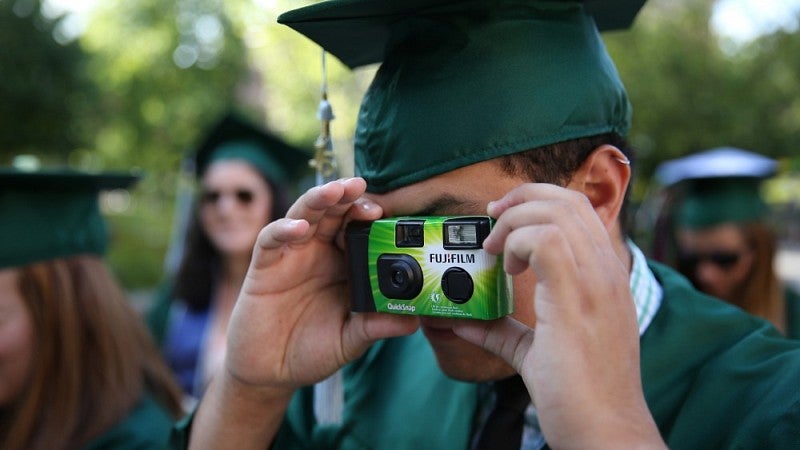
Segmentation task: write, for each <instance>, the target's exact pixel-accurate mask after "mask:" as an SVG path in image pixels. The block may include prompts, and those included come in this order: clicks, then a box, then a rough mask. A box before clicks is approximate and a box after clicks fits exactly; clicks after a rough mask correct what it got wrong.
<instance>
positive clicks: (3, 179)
mask: <svg viewBox="0 0 800 450" xmlns="http://www.w3.org/2000/svg"><path fill="white" fill-rule="evenodd" d="M138 178H139V177H138V176H136V175H130V174H122V173H103V174H88V173H83V172H77V171H72V170H67V169H63V170H61V169H59V170H47V171H37V172H25V171H19V170H17V169H13V168H0V215H2V217H3V219H2V220H0V236H2V242H3V244H2V245H0V268H5V267H18V266H24V265H27V264H30V263H34V262H38V261H45V260H49V259H53V258H62V257H67V256H72V255H78V254H84V253H90V254H96V255H103V254H104V253H105V250H106V246H107V244H108V230H107V228H106V224H105V221H104V220H103V217H102V216H101V214H100V208H99V205H98V194H99V192H100V191H101V190H107V189H123V188H128V187H129V186H131V185H132V184H133V182H134V181H136V180H137V179H138Z"/></svg>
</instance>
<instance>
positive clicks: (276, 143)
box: [194, 113, 310, 184]
mask: <svg viewBox="0 0 800 450" xmlns="http://www.w3.org/2000/svg"><path fill="white" fill-rule="evenodd" d="M194 157H195V173H196V175H197V176H198V177H201V176H202V175H203V173H204V172H205V170H206V168H208V165H209V164H211V163H212V162H215V161H219V160H223V159H243V160H245V161H247V162H248V163H250V164H251V165H253V166H254V167H255V168H257V169H258V171H259V172H261V174H262V175H264V176H265V177H266V178H267V179H269V180H272V181H274V182H276V183H281V184H283V183H287V182H289V181H291V180H293V179H295V177H298V176H300V175H301V174H302V172H303V170H304V169H306V170H307V169H308V160H309V158H310V156H309V155H308V154H307V153H306V152H304V151H303V150H301V149H299V148H297V147H295V146H292V145H289V144H287V143H286V142H284V141H283V140H281V139H279V138H278V137H276V136H274V135H272V134H270V133H268V132H266V131H264V130H261V129H259V128H257V127H256V126H254V125H252V124H251V123H250V122H248V121H247V120H245V119H243V118H242V117H240V116H238V115H236V114H233V113H229V114H226V115H225V116H224V117H223V118H222V119H221V120H220V121H219V122H217V123H216V124H215V125H214V126H213V127H212V128H211V130H210V131H209V132H208V133H207V135H206V136H205V137H204V138H203V140H202V142H201V143H200V144H199V146H198V147H197V150H196V151H195V154H194Z"/></svg>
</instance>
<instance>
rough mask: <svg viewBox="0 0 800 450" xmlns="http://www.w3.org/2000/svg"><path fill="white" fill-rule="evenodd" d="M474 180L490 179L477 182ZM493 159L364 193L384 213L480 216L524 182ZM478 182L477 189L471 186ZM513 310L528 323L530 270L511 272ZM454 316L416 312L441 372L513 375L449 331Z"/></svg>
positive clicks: (468, 376)
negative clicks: (416, 181)
mask: <svg viewBox="0 0 800 450" xmlns="http://www.w3.org/2000/svg"><path fill="white" fill-rule="evenodd" d="M476 180H492V181H491V183H480V184H476ZM524 182H525V180H524V179H523V178H521V177H512V176H510V175H508V174H506V173H505V172H503V171H502V170H501V169H500V168H499V166H498V165H497V164H494V163H493V162H491V161H484V162H480V163H477V164H473V165H470V166H466V167H462V168H460V169H456V170H453V171H451V172H447V173H444V174H441V175H437V176H434V177H432V178H429V179H427V180H424V181H421V182H418V183H415V184H412V185H409V186H405V187H402V188H399V189H396V190H394V191H391V192H389V193H386V194H381V195H376V194H367V196H368V197H370V198H371V199H372V200H373V201H375V202H376V203H377V204H379V205H380V206H381V207H382V208H383V213H384V215H385V216H387V217H388V216H400V215H426V216H432V215H485V214H486V207H487V205H488V203H489V202H490V201H492V200H497V199H499V198H500V197H502V196H503V195H505V194H506V193H507V192H508V191H510V190H511V189H513V188H515V187H516V186H518V185H520V184H522V183H524ZM476 186H477V188H476ZM513 283H514V284H513V289H514V291H513V292H514V298H515V304H514V313H513V314H512V316H513V317H514V318H515V319H517V320H519V321H521V322H523V323H525V324H527V325H529V326H531V327H533V326H534V324H535V323H536V315H535V313H534V311H533V302H532V301H530V299H532V298H533V292H534V289H535V285H536V276H535V275H534V273H533V271H531V270H530V269H528V270H526V271H525V272H523V273H521V274H519V275H516V276H514V277H513ZM456 320H459V319H448V318H437V317H425V316H422V317H420V325H421V328H422V331H423V332H424V333H425V337H426V338H427V339H428V341H429V342H430V343H431V346H432V347H433V350H434V352H435V353H436V359H437V361H438V363H439V366H440V367H441V368H442V371H443V372H444V373H446V374H447V375H449V376H451V377H453V378H456V379H461V380H470V381H487V380H494V379H500V378H505V377H508V376H511V375H513V374H514V369H513V368H511V366H509V365H508V364H506V362H505V361H503V360H502V359H500V358H499V357H497V356H495V355H493V354H491V353H489V352H488V351H486V350H484V349H482V348H480V347H478V346H475V345H473V344H471V343H469V342H467V341H464V340H463V339H461V338H459V337H458V336H456V335H455V334H454V333H453V332H452V325H453V323H455V322H454V321H456Z"/></svg>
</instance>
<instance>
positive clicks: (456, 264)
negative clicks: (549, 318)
mask: <svg viewBox="0 0 800 450" xmlns="http://www.w3.org/2000/svg"><path fill="white" fill-rule="evenodd" d="M453 219H455V220H460V221H461V223H462V224H461V225H458V226H456V227H455V228H452V227H448V226H446V224H445V222H446V221H452V220H453ZM471 219H475V218H466V220H467V225H466V226H464V225H463V220H464V218H462V217H458V216H435V217H396V218H389V219H381V220H378V221H375V222H373V223H372V226H371V228H370V233H369V244H368V255H367V256H368V261H369V277H370V280H369V281H370V287H371V289H372V296H373V298H374V301H375V309H376V310H377V311H380V312H388V313H393V314H411V315H423V316H437V317H451V318H468V319H484V320H489V319H496V318H499V317H502V316H505V315H507V314H510V313H511V312H512V311H513V305H514V303H513V300H512V295H511V277H510V276H508V275H506V273H505V272H504V271H503V260H502V255H501V256H496V255H490V254H489V253H487V252H485V251H484V250H483V249H482V248H481V245H480V244H481V243H482V242H483V239H480V241H479V242H477V244H476V245H475V246H474V247H473V248H455V249H454V248H453V245H454V244H453V243H452V242H453V241H456V244H455V245H456V247H458V246H459V245H460V246H461V247H464V246H465V244H463V243H464V242H469V241H470V240H475V237H474V234H472V233H474V230H473V228H472V227H470V225H469V223H468V221H469V220H471ZM486 219H488V218H482V220H484V221H486ZM403 222H416V223H415V224H414V225H416V228H415V230H414V231H413V232H412V233H410V234H411V236H412V238H411V239H412V240H414V239H418V240H419V243H420V245H413V244H412V245H405V244H403V243H402V242H400V241H401V237H400V236H399V233H401V227H399V226H398V223H401V224H402V223H403ZM489 223H490V224H493V223H494V222H493V220H491V219H489ZM401 226H402V225H401ZM489 226H490V225H487V228H486V230H488V229H489ZM451 228H452V229H451ZM460 228H468V229H469V231H468V232H466V233H465V235H464V236H466V237H463V236H461V235H460V234H459V231H460ZM420 229H421V230H422V233H421V234H422V235H421V236H419V230H420ZM448 230H449V231H448ZM448 232H449V233H450V235H449V237H448ZM487 233H488V231H487ZM484 237H485V236H484ZM446 241H447V243H446ZM446 246H447V247H448V248H445V247H446ZM466 246H467V247H469V245H468V244H466Z"/></svg>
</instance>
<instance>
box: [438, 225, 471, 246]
mask: <svg viewBox="0 0 800 450" xmlns="http://www.w3.org/2000/svg"><path fill="white" fill-rule="evenodd" d="M445 226H446V227H447V243H448V244H455V245H477V244H478V229H477V228H476V227H475V225H450V224H446V225H445Z"/></svg>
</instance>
